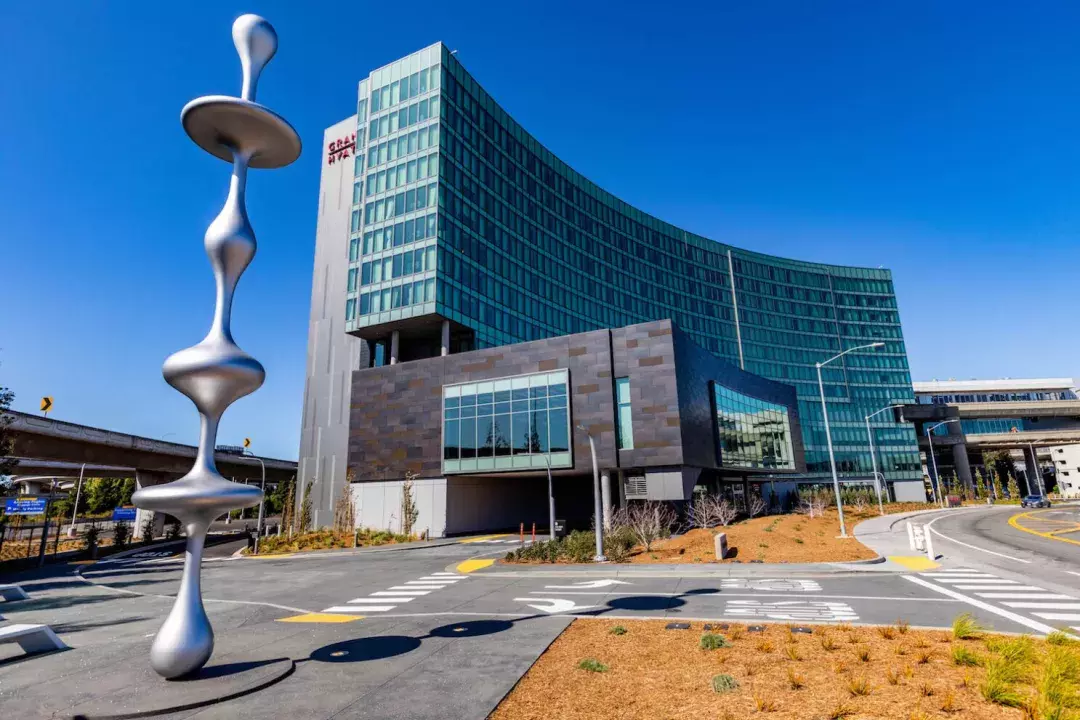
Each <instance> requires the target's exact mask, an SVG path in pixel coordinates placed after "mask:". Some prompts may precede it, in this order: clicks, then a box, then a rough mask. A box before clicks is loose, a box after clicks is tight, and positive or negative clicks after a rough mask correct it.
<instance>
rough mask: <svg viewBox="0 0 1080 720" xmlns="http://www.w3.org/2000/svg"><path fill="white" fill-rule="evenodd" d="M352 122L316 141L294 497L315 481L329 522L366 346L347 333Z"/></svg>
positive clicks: (322, 519) (315, 505) (317, 505)
mask: <svg viewBox="0 0 1080 720" xmlns="http://www.w3.org/2000/svg"><path fill="white" fill-rule="evenodd" d="M356 123H357V116H356V115H353V116H352V117H350V118H347V119H345V120H342V121H341V122H339V123H337V124H336V125H332V126H331V127H329V128H327V129H326V131H325V132H324V133H323V144H322V148H321V153H322V156H321V159H320V162H321V164H322V173H321V178H320V182H319V214H318V222H317V227H316V231H315V269H314V273H313V274H312V281H311V317H310V321H309V325H308V343H307V375H306V378H305V383H304V409H303V420H302V424H301V430H300V462H299V465H298V468H297V472H298V473H299V476H298V477H297V498H296V499H297V505H298V506H299V503H300V499H301V498H300V494H301V488H303V487H304V485H305V484H306V483H307V482H311V483H313V485H312V490H311V507H312V523H313V525H315V526H316V527H318V526H322V525H328V524H330V523H331V521H332V519H333V507H334V500H335V498H336V496H337V494H338V493H340V491H341V487H342V485H343V484H344V483H345V471H346V465H347V459H348V457H347V453H348V442H349V440H348V439H349V396H350V392H349V391H350V386H351V383H350V378H351V375H352V371H353V370H355V369H357V368H359V367H360V364H361V361H362V355H361V354H362V352H365V347H366V346H365V343H364V342H363V341H361V340H359V339H358V338H355V337H353V336H351V335H346V334H345V294H346V293H345V290H346V288H345V285H346V281H347V275H348V260H349V216H350V210H351V209H352V193H353V176H354V173H355V162H354V161H355V147H356V140H357V137H356V133H357V127H356ZM332 147H333V148H334V149H331V148H332Z"/></svg>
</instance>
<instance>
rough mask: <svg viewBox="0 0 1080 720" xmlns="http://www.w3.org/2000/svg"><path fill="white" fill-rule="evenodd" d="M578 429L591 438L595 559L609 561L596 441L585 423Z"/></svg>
mask: <svg viewBox="0 0 1080 720" xmlns="http://www.w3.org/2000/svg"><path fill="white" fill-rule="evenodd" d="M577 429H578V430H580V431H582V432H583V433H585V437H587V438H589V454H590V455H592V474H593V508H594V509H593V512H594V513H596V519H595V521H594V524H595V525H596V557H595V558H593V560H594V561H595V562H607V558H606V557H604V518H603V515H601V513H602V512H603V508H602V505H601V502H600V470H599V468H598V467H597V465H596V442H595V441H594V440H593V436H592V433H590V432H589V431H588V430H586V429H585V426H584V425H578V426H577Z"/></svg>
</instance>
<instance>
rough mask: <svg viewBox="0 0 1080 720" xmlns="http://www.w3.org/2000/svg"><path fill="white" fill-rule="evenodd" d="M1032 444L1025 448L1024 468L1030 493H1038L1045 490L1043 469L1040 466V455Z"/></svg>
mask: <svg viewBox="0 0 1080 720" xmlns="http://www.w3.org/2000/svg"><path fill="white" fill-rule="evenodd" d="M1035 453H1036V451H1035V450H1033V449H1032V447H1031V446H1030V445H1028V446H1026V447H1025V448H1024V470H1025V475H1026V476H1027V492H1028V495H1037V494H1041V493H1042V492H1043V481H1042V469H1041V468H1040V467H1039V457H1038V455H1036V454H1035Z"/></svg>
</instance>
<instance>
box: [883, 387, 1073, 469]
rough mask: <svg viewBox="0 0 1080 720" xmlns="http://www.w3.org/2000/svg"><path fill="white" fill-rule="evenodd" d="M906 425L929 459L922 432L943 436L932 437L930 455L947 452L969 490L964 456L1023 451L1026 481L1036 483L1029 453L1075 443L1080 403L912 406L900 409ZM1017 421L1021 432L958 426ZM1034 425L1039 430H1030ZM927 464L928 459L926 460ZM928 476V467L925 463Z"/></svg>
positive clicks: (1032, 456)
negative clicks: (938, 429) (939, 430)
mask: <svg viewBox="0 0 1080 720" xmlns="http://www.w3.org/2000/svg"><path fill="white" fill-rule="evenodd" d="M901 411H902V414H903V417H904V419H905V420H907V421H909V422H912V423H914V425H915V432H916V433H917V434H918V438H919V448H920V449H921V450H923V451H924V452H927V453H929V452H930V450H931V446H930V441H929V439H928V438H927V437H926V432H925V429H926V428H928V427H931V426H933V425H934V424H936V423H947V424H945V425H942V427H943V428H945V430H946V434H943V435H934V438H933V450H934V452H939V451H941V450H946V449H948V450H949V451H951V452H952V459H953V463H952V464H953V467H954V468H955V469H956V475H957V478H958V479H959V480H960V481H961V482H963V483H964V485H965V486H967V487H968V488H969V489H970V488H971V487H972V484H973V479H972V474H971V462H970V460H969V458H968V453H969V452H971V451H975V452H982V451H986V450H1023V452H1024V460H1025V465H1026V468H1027V469H1026V473H1025V474H1026V475H1027V477H1029V478H1039V479H1040V481H1041V478H1042V471H1041V470H1040V468H1039V461H1038V458H1037V457H1036V455H1035V451H1034V449H1033V448H1039V447H1052V446H1060V445H1072V444H1076V443H1080V400H1070V399H1066V400H1034V399H1033V400H1013V401H999V402H950V403H947V404H942V403H933V404H923V403H919V404H912V405H904V406H902V410H901ZM1015 418H1022V419H1023V421H1021V422H1020V423H1019V424H1021V425H1023V427H1020V428H1017V430H1022V432H990V433H978V434H970V435H969V434H966V433H965V432H964V430H963V426H962V425H961V423H960V422H957V421H961V420H1010V419H1015ZM1035 423H1038V427H1039V428H1040V429H1038V430H1035V429H1033V428H1032V427H1031V426H1032V425H1034V424H1035ZM928 460H929V456H928ZM927 464H928V469H929V470H930V473H931V474H933V463H930V462H929V461H928V463H927Z"/></svg>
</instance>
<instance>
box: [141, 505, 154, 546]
mask: <svg viewBox="0 0 1080 720" xmlns="http://www.w3.org/2000/svg"><path fill="white" fill-rule="evenodd" d="M142 541H143V544H144V545H149V544H150V543H152V542H154V513H152V512H148V513H146V519H145V520H143V524H142Z"/></svg>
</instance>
